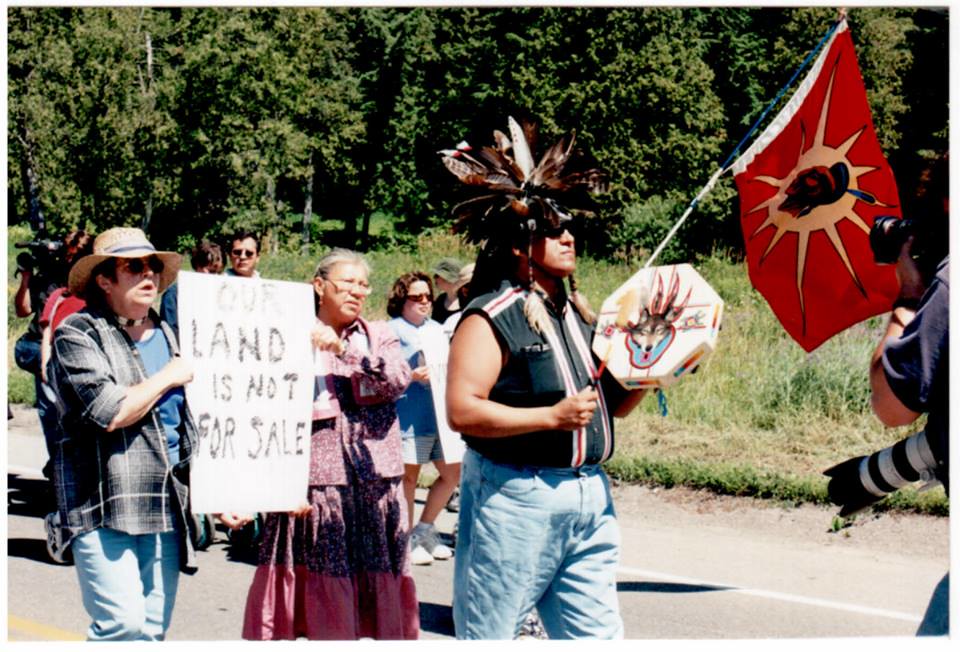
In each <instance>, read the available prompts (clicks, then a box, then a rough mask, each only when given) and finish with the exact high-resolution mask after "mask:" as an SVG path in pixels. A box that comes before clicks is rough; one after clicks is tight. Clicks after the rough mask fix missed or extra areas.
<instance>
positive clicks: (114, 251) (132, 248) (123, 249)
mask: <svg viewBox="0 0 960 652" xmlns="http://www.w3.org/2000/svg"><path fill="white" fill-rule="evenodd" d="M137 249H146V250H147V251H156V249H154V248H153V245H150V244H140V245H133V246H127V247H111V248H109V249H105V250H104V252H103V255H109V254H122V253H124V252H126V251H135V250H137Z"/></svg>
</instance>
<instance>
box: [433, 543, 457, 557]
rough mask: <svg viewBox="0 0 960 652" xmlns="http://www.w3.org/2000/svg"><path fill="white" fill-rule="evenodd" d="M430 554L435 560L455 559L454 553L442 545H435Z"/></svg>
mask: <svg viewBox="0 0 960 652" xmlns="http://www.w3.org/2000/svg"><path fill="white" fill-rule="evenodd" d="M430 554H431V555H433V558H434V559H440V560H445V559H450V558H451V557H453V551H452V550H450V548H448V547H447V546H445V545H443V544H442V543H438V544H437V545H435V546H434V547H433V550H431V551H430Z"/></svg>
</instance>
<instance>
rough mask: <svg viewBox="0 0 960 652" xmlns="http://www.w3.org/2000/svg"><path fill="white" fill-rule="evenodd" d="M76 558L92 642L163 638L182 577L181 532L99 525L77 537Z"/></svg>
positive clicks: (75, 539) (73, 544)
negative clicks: (123, 529) (124, 529)
mask: <svg viewBox="0 0 960 652" xmlns="http://www.w3.org/2000/svg"><path fill="white" fill-rule="evenodd" d="M71 545H72V546H73V559H74V563H75V564H76V567H77V576H78V578H79V580H80V593H81V595H82V597H83V606H84V607H85V608H86V610H87V613H88V614H90V617H91V618H92V619H93V622H92V623H91V624H90V628H89V629H88V630H87V640H90V641H137V640H146V641H161V640H163V637H164V634H165V633H166V631H167V628H168V627H169V626H170V617H171V614H172V613H173V603H174V601H175V599H176V596H177V584H178V582H179V580H180V552H179V545H178V535H177V533H176V532H174V531H170V532H161V533H156V534H138V535H134V534H127V533H125V532H120V531H118V530H112V529H109V528H97V529H96V530H91V531H89V532H84V533H83V534H80V535H78V536H77V537H75V538H74V539H73V541H72V543H71Z"/></svg>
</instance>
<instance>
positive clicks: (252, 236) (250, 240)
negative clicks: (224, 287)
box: [227, 231, 260, 278]
mask: <svg viewBox="0 0 960 652" xmlns="http://www.w3.org/2000/svg"><path fill="white" fill-rule="evenodd" d="M227 255H229V256H230V269H228V270H227V274H228V275H229V276H244V277H247V278H256V277H259V276H260V272H258V271H257V264H258V263H259V262H260V238H259V237H258V236H257V234H256V233H253V232H251V231H241V232H240V233H237V234H235V235H234V236H233V237H232V238H231V239H230V248H229V249H227Z"/></svg>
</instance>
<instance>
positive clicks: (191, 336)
mask: <svg viewBox="0 0 960 652" xmlns="http://www.w3.org/2000/svg"><path fill="white" fill-rule="evenodd" d="M177 285H178V291H179V297H178V304H179V306H178V317H179V320H180V349H181V352H182V355H183V357H184V358H185V359H187V360H189V361H190V362H192V363H193V370H194V377H193V381H191V382H190V383H188V384H187V385H186V396H187V404H188V405H189V406H190V410H191V412H192V413H193V417H194V420H195V421H196V424H197V430H198V435H199V437H198V443H197V449H196V450H195V451H194V457H193V462H192V464H191V469H190V487H191V501H192V506H193V511H194V512H197V513H210V512H214V513H216V512H236V513H250V512H274V511H288V510H291V509H294V508H295V507H298V506H299V505H301V504H303V503H304V502H305V500H306V495H307V475H308V473H309V466H310V427H311V414H312V410H313V391H314V373H313V353H312V346H311V343H310V329H311V328H312V326H313V324H314V322H315V317H314V315H313V314H311V313H312V308H313V294H312V293H313V290H312V289H311V287H310V286H309V285H307V284H305V283H290V282H285V281H270V280H263V279H256V278H239V277H231V276H221V275H212V274H195V273H191V272H181V273H180V275H179V278H178V282H177Z"/></svg>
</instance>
